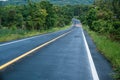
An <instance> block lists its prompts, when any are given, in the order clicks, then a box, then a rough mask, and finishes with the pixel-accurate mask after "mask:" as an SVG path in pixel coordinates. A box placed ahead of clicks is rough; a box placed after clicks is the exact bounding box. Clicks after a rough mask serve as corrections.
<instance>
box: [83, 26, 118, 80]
mask: <svg viewBox="0 0 120 80" xmlns="http://www.w3.org/2000/svg"><path fill="white" fill-rule="evenodd" d="M83 28H84V29H85V30H86V31H87V32H88V33H89V35H90V36H91V37H92V39H93V41H94V42H95V44H96V46H97V48H98V50H99V51H100V52H101V53H102V54H103V55H104V56H105V57H106V58H107V59H108V60H109V61H110V62H111V64H112V65H113V69H114V70H115V74H114V75H113V77H114V79H115V80H120V44H119V43H118V42H115V41H112V40H110V39H108V38H107V37H106V36H104V35H100V34H98V33H96V32H93V31H91V30H89V28H88V26H85V25H84V26H83Z"/></svg>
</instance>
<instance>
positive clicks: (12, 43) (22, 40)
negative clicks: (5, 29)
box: [0, 36, 39, 47]
mask: <svg viewBox="0 0 120 80" xmlns="http://www.w3.org/2000/svg"><path fill="white" fill-rule="evenodd" d="M36 37H39V36H35V37H30V38H25V39H21V40H17V41H13V42H8V43H4V44H1V45H0V47H1V46H5V45H9V44H13V43H17V42H21V41H25V40H28V39H33V38H36Z"/></svg>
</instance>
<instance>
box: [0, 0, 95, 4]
mask: <svg viewBox="0 0 120 80" xmlns="http://www.w3.org/2000/svg"><path fill="white" fill-rule="evenodd" d="M31 1H33V2H40V1H43V0H31ZM48 1H50V2H51V3H53V4H57V5H66V4H70V5H75V4H92V3H93V1H94V0H48ZM26 3H27V0H8V1H0V5H9V4H11V5H20V4H26Z"/></svg>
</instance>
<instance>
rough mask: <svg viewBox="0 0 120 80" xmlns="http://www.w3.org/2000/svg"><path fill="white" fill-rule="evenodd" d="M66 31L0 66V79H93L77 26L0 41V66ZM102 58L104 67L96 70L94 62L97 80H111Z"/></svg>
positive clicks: (83, 42)
mask: <svg viewBox="0 0 120 80" xmlns="http://www.w3.org/2000/svg"><path fill="white" fill-rule="evenodd" d="M68 31H71V32H70V33H69V34H67V35H66V36H64V37H62V38H60V39H58V40H56V41H54V42H52V43H50V44H49V45H47V46H45V47H43V48H41V49H39V50H37V51H35V52H34V53H32V54H30V55H28V56H27V57H25V58H23V59H21V60H19V61H17V62H16V63H14V64H12V65H10V66H9V67H7V68H5V69H3V70H2V71H1V76H2V79H1V80H93V76H94V75H93V74H92V71H91V67H90V65H91V63H90V62H89V58H88V55H87V51H86V46H85V41H84V38H83V35H82V28H81V27H72V28H70V29H68V30H63V31H59V32H55V33H49V34H44V35H40V36H35V37H32V38H27V39H23V40H19V41H14V42H9V43H4V44H1V45H0V65H3V64H4V63H6V62H8V61H10V60H12V59H14V58H16V57H18V56H20V55H22V54H24V53H25V52H27V51H29V50H31V49H33V48H35V47H37V46H39V45H41V44H43V43H45V42H47V41H49V40H51V39H53V38H56V37H57V36H60V35H61V34H63V33H66V32H68ZM92 56H94V55H93V54H92ZM97 57H98V59H99V55H98V56H97ZM100 57H101V56H100ZM100 59H102V58H100ZM93 60H95V59H93ZM102 60H103V63H104V64H106V65H105V67H104V68H106V69H107V70H104V71H100V70H99V69H101V67H99V66H101V64H99V63H97V62H99V61H96V63H95V67H96V65H97V67H96V69H97V73H98V76H99V78H100V80H112V78H111V77H110V75H108V74H110V71H109V70H111V68H110V65H109V63H108V62H107V61H106V60H105V59H102ZM104 60H105V61H104ZM101 63H102V61H101ZM108 68H109V69H108ZM102 69H103V67H102ZM105 72H106V73H105ZM102 74H104V75H102ZM103 77H104V78H103Z"/></svg>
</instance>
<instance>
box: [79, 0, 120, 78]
mask: <svg viewBox="0 0 120 80" xmlns="http://www.w3.org/2000/svg"><path fill="white" fill-rule="evenodd" d="M119 8H120V0H95V2H94V4H93V5H91V6H88V7H87V8H86V9H85V10H84V11H82V13H83V15H79V16H78V18H79V19H80V20H81V22H82V24H84V25H86V26H84V28H85V29H86V30H87V31H88V33H89V34H90V35H91V37H92V38H93V40H94V42H95V43H96V45H97V48H98V50H99V51H100V52H101V53H102V54H103V55H104V56H105V57H106V58H107V59H108V60H109V61H110V62H111V64H112V66H113V69H114V70H115V74H114V75H113V77H114V78H115V80H120V9H119Z"/></svg>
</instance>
